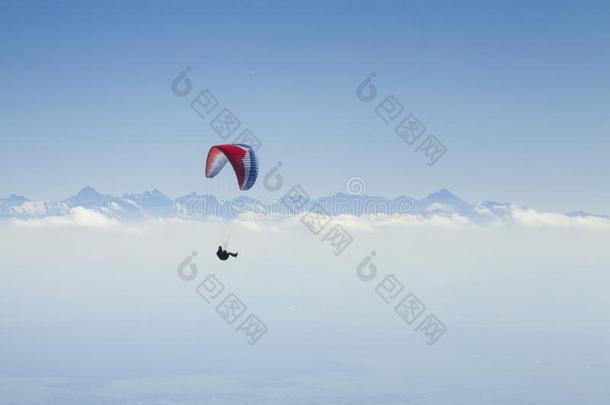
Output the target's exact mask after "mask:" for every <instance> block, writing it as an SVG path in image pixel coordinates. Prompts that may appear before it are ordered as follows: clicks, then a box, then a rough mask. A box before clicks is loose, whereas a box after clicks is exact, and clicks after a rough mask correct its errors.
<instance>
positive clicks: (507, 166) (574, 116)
mask: <svg viewBox="0 0 610 405" xmlns="http://www.w3.org/2000/svg"><path fill="white" fill-rule="evenodd" d="M609 17H610V4H608V3H606V4H604V3H603V2H572V3H566V2H545V1H539V2H534V3H530V2H466V3H464V4H461V5H456V4H453V3H452V2H347V1H345V2H342V1H337V2H332V4H328V2H290V3H289V4H288V3H284V2H179V3H178V4H164V3H162V2H129V3H128V4H124V2H99V3H98V2H87V3H83V4H81V3H76V2H74V3H72V2H61V3H60V4H53V5H51V4H47V3H43V2H40V3H37V2H3V4H2V5H1V6H0V38H1V39H0V49H1V50H2V52H1V53H0V84H1V86H2V89H3V91H2V93H3V94H2V96H1V97H0V107H1V111H2V114H1V117H2V119H1V120H0V133H1V134H2V148H0V195H3V196H6V195H8V194H10V193H12V192H16V193H19V194H24V195H26V196H28V197H30V198H35V199H45V200H48V199H63V198H65V197H67V196H69V195H71V194H74V193H75V192H76V191H77V190H79V189H80V188H82V187H83V186H85V185H91V186H94V187H95V188H97V189H98V190H99V191H102V192H107V193H113V194H122V193H123V192H127V191H141V190H144V189H151V188H154V187H157V188H159V189H161V190H162V191H164V192H166V193H167V194H169V195H171V196H176V195H180V194H185V193H187V192H190V191H193V190H198V189H201V188H202V187H203V175H202V164H203V157H204V155H205V153H206V152H207V149H208V148H209V146H210V145H212V144H215V143H220V142H221V139H220V138H219V137H218V136H217V135H216V134H214V133H213V131H212V130H211V129H210V127H209V125H208V124H209V120H208V121H204V120H202V119H200V118H199V117H198V116H197V115H196V114H194V112H193V111H192V110H191V109H190V107H189V101H190V98H188V97H187V98H179V97H176V96H175V95H174V94H173V93H172V92H171V90H170V84H171V81H172V80H173V78H174V77H175V76H176V75H177V74H178V73H179V72H180V71H181V70H182V69H183V68H184V67H185V66H187V65H188V66H191V67H192V69H193V70H192V72H191V76H190V78H191V80H192V82H193V85H194V88H195V90H200V89H204V88H209V89H211V90H212V91H213V93H214V94H215V95H216V96H217V97H218V98H219V100H220V102H221V104H222V105H223V106H226V107H228V108H230V109H231V110H232V111H233V112H234V113H235V114H236V115H237V116H238V117H239V118H240V120H241V121H242V122H243V124H242V125H244V127H247V128H249V129H251V130H252V131H253V132H254V133H255V134H256V135H257V136H258V137H259V138H260V139H261V140H262V141H263V142H264V145H263V147H262V148H261V153H260V159H261V171H262V173H263V174H264V173H265V172H266V171H267V170H269V168H271V167H272V166H273V165H274V164H275V163H276V162H277V161H279V160H281V161H282V162H283V163H284V164H283V168H282V170H283V175H284V177H285V178H286V180H287V182H288V183H301V184H303V185H304V186H305V187H306V188H307V189H308V190H309V191H310V192H311V193H312V194H314V195H315V194H325V193H331V192H334V191H343V190H344V187H345V186H344V184H345V180H346V179H348V178H350V177H352V176H360V177H362V178H364V179H365V180H366V181H367V189H368V191H369V192H370V193H375V194H386V195H397V194H407V195H412V196H415V197H420V196H422V195H425V194H426V193H428V192H431V191H434V190H437V189H439V188H442V187H445V188H448V189H450V190H452V191H454V192H455V193H456V194H458V195H459V196H461V197H463V198H464V199H466V200H469V201H477V200H482V199H488V198H492V199H496V200H500V201H511V202H515V203H521V204H527V205H530V206H532V207H535V208H540V209H550V210H561V211H569V210H573V209H585V210H589V211H593V212H601V213H609V212H610V209H608V205H607V201H608V200H609V198H610V187H609V186H608V181H607V175H608V173H610V160H608V159H607V156H606V153H607V151H608V147H609V146H610V141H609V140H608V136H607V135H608V132H609V129H610V125H609V124H608V119H607V111H608V106H609V104H610V91H609V90H610V83H609V81H608V75H607V72H608V71H609V70H610V69H609V68H610V28H608V24H607V22H608V21H609V20H610V18H609ZM373 71H374V72H376V74H377V77H376V82H375V84H376V86H377V87H378V89H379V92H380V95H381V96H386V95H390V94H392V95H394V96H395V97H396V98H397V99H398V100H399V101H400V102H401V103H402V104H403V105H404V106H405V109H406V111H408V112H412V113H414V114H415V115H417V117H418V118H419V119H420V121H422V122H423V123H424V125H425V126H426V128H427V130H428V132H429V133H432V134H434V135H436V136H437V137H438V138H439V139H440V140H441V141H442V142H443V143H444V145H445V146H446V147H447V149H448V152H447V153H446V155H445V156H444V157H443V158H441V160H439V162H438V163H437V164H436V165H435V166H433V167H429V166H427V165H426V163H425V158H424V156H423V155H421V154H418V153H415V152H414V149H413V147H410V146H408V145H406V144H405V143H403V142H402V141H401V140H400V139H399V138H398V137H397V136H396V135H395V134H394V133H393V132H392V128H391V127H390V126H387V125H385V124H384V123H383V122H382V121H381V120H380V119H379V118H378V117H377V116H376V115H375V113H374V107H375V106H374V105H371V104H365V103H362V102H360V101H359V100H358V99H357V98H356V96H355V90H356V86H357V85H358V84H359V83H360V82H361V81H362V80H363V79H364V77H365V76H366V75H368V74H369V73H370V72H373ZM253 193H255V194H257V193H258V194H265V193H264V190H261V189H260V188H259V189H256V188H255V189H253Z"/></svg>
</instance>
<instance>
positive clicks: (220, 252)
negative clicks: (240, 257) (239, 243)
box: [216, 246, 237, 260]
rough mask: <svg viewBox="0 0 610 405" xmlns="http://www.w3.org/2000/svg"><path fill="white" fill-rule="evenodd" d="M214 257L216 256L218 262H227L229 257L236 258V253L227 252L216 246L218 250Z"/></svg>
mask: <svg viewBox="0 0 610 405" xmlns="http://www.w3.org/2000/svg"><path fill="white" fill-rule="evenodd" d="M216 256H218V258H219V259H220V260H227V259H228V258H229V256H233V257H237V252H235V253H231V252H227V251H226V250H224V249H223V248H222V246H218V250H217V251H216Z"/></svg>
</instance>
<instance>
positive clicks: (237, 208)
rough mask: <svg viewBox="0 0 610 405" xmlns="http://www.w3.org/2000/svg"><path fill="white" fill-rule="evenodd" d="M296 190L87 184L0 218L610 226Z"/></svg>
mask: <svg viewBox="0 0 610 405" xmlns="http://www.w3.org/2000/svg"><path fill="white" fill-rule="evenodd" d="M278 194H279V193H278ZM295 195H298V192H297V193H295V192H292V193H291V192H288V194H286V195H279V196H278V198H277V200H275V201H271V200H268V199H253V198H249V197H246V196H239V197H236V198H234V199H232V200H229V201H222V200H219V199H217V198H216V197H215V196H213V195H200V194H197V193H190V194H187V195H184V196H181V197H178V198H174V199H172V198H170V197H168V196H167V195H165V194H163V193H162V192H161V191H159V190H157V189H154V190H151V191H145V192H143V193H126V194H124V195H123V196H121V197H117V196H113V195H109V194H101V193H99V192H97V191H96V190H95V189H94V188H92V187H85V188H83V189H82V190H80V191H79V192H78V193H77V194H76V195H74V196H72V197H69V198H66V199H65V200H63V201H49V202H45V201H32V200H29V199H28V198H26V197H23V196H20V195H16V194H12V195H11V196H9V197H8V198H3V199H0V220H3V221H5V222H6V221H21V222H23V221H29V220H37V219H44V218H56V219H61V218H62V217H67V218H69V217H71V216H74V215H75V214H82V213H88V214H92V215H93V217H94V218H96V219H97V220H99V219H100V218H103V219H108V220H111V221H115V222H119V223H120V222H134V221H140V220H147V219H156V218H164V219H169V218H176V219H183V220H198V221H202V220H203V221H205V220H206V219H218V218H225V219H244V218H246V219H252V220H263V221H264V220H273V221H281V220H283V219H287V218H291V217H294V216H295V215H298V214H300V213H305V214H307V213H309V214H311V215H327V216H341V217H345V218H352V219H359V218H360V219H365V220H369V221H379V222H384V221H387V220H389V219H397V218H398V219H400V220H402V221H403V222H405V223H409V222H411V223H425V222H431V223H441V224H442V223H451V224H457V225H460V224H461V225H475V226H495V225H505V224H511V223H517V224H524V225H541V226H544V225H550V226H585V227H596V228H604V229H610V218H609V217H608V216H605V215H595V214H591V213H588V212H585V211H573V212H569V213H552V212H540V211H536V210H533V209H531V208H528V207H524V206H518V205H514V204H511V203H508V202H504V203H499V202H495V201H483V202H480V203H475V204H472V203H468V202H466V201H464V200H462V199H460V198H459V197H457V196H456V195H454V194H453V193H451V192H450V191H448V190H445V189H441V190H439V191H437V192H434V193H432V194H429V195H428V196H426V197H425V198H422V199H414V198H411V197H408V196H399V197H395V198H387V197H380V196H370V195H364V194H347V193H336V194H333V195H330V196H324V197H318V198H311V199H309V198H302V199H300V200H299V199H298V198H297V199H295V198H289V197H287V196H293V197H294V196H295ZM60 223H61V222H60Z"/></svg>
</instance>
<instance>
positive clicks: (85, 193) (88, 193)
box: [76, 186, 101, 197]
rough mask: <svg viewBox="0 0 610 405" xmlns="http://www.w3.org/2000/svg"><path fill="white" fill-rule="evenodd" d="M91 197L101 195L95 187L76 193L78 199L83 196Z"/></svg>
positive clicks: (85, 188)
mask: <svg viewBox="0 0 610 405" xmlns="http://www.w3.org/2000/svg"><path fill="white" fill-rule="evenodd" d="M91 195H101V194H100V193H98V192H97V191H96V190H95V189H94V188H93V187H91V186H86V187H84V188H83V189H81V190H80V191H79V192H78V193H76V196H77V197H79V196H80V197H83V196H91Z"/></svg>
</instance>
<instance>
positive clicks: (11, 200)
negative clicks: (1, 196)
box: [5, 193, 30, 205]
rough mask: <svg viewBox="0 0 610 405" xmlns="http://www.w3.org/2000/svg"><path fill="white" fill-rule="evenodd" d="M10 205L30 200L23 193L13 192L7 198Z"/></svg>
mask: <svg viewBox="0 0 610 405" xmlns="http://www.w3.org/2000/svg"><path fill="white" fill-rule="evenodd" d="M5 201H6V202H8V203H9V204H10V205H21V204H23V203H24V202H26V201H30V200H28V199H27V198H25V197H24V196H22V195H18V194H14V193H13V194H11V195H10V196H9V197H8V198H7V199H6V200H5Z"/></svg>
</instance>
